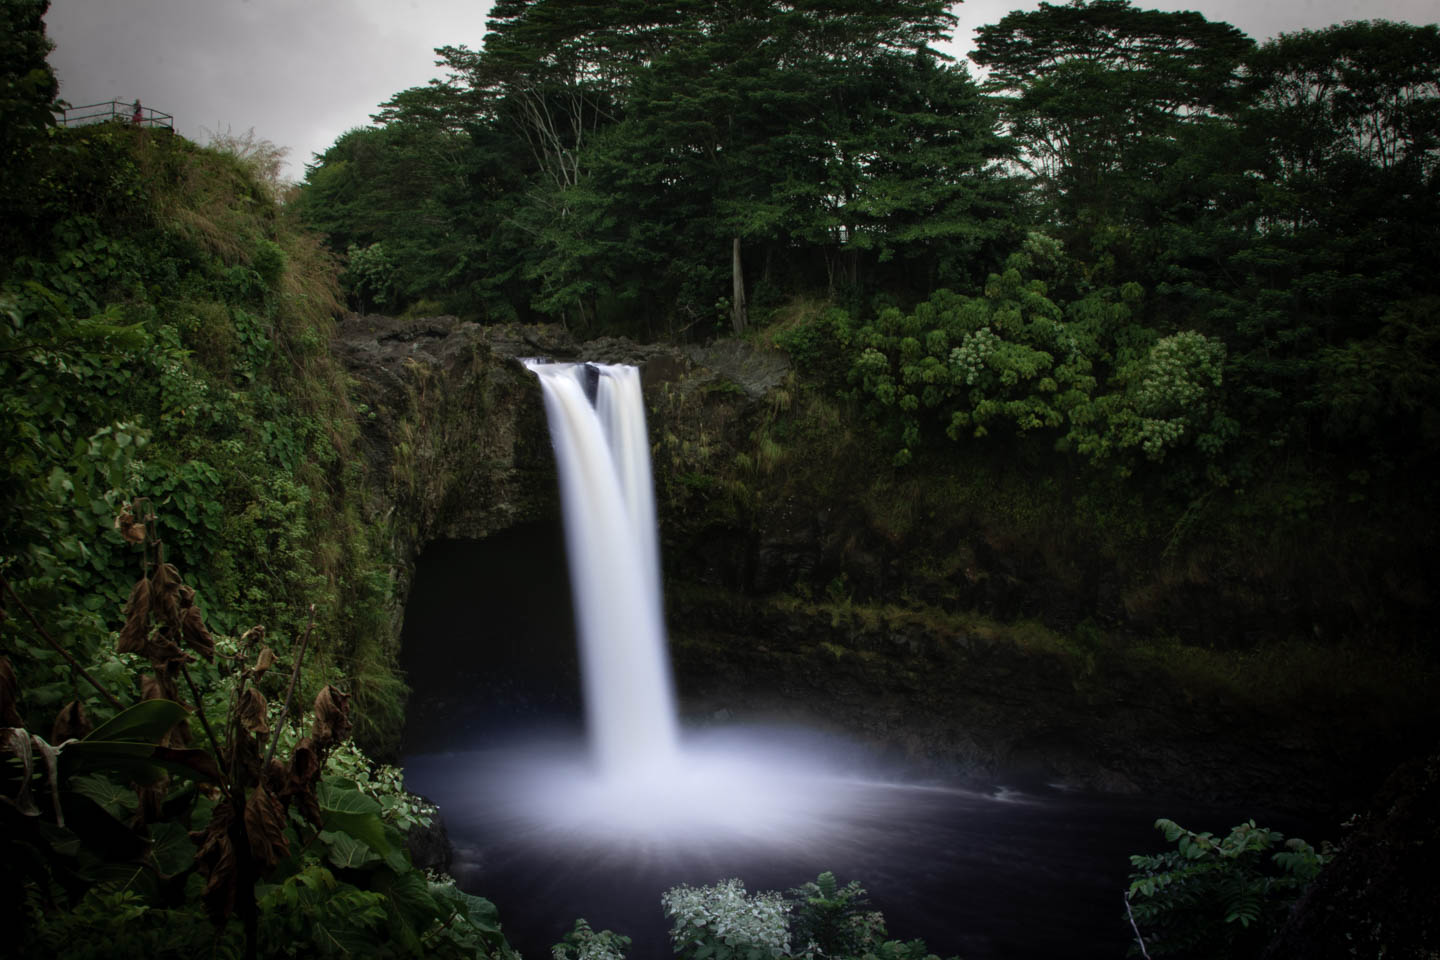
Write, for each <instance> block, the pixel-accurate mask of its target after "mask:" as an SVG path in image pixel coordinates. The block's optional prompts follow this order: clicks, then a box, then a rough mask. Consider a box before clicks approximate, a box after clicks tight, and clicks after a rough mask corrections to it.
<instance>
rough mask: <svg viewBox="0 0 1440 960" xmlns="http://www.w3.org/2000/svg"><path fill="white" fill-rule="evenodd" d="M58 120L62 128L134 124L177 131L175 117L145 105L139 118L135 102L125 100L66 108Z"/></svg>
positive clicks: (141, 108)
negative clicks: (92, 124) (105, 124)
mask: <svg viewBox="0 0 1440 960" xmlns="http://www.w3.org/2000/svg"><path fill="white" fill-rule="evenodd" d="M57 119H58V120H59V121H60V125H61V126H62V127H83V126H85V125H87V124H91V123H133V124H135V125H136V126H140V127H159V128H161V129H164V130H174V129H175V117H174V115H172V114H169V113H161V112H160V111H159V110H154V109H151V108H150V107H147V106H144V105H142V106H141V107H140V110H139V116H138V117H137V116H136V110H135V102H134V101H133V100H132V101H130V102H128V103H127V102H126V101H124V100H104V101H101V102H100V103H87V104H85V105H84V106H80V107H66V108H65V112H64V113H63V114H61V115H60V116H59V117H58V118H57Z"/></svg>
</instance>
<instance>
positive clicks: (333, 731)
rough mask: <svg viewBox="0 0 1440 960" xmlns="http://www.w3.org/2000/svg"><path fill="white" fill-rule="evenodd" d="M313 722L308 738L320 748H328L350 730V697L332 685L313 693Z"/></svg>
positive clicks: (343, 737)
mask: <svg viewBox="0 0 1440 960" xmlns="http://www.w3.org/2000/svg"><path fill="white" fill-rule="evenodd" d="M314 710H315V722H314V723H313V724H312V725H311V726H310V738H311V739H312V740H314V741H315V745H316V746H317V747H319V748H320V749H322V750H325V749H328V748H329V747H330V746H332V745H333V744H335V743H337V742H338V741H340V740H344V739H345V736H346V734H348V733H349V732H350V698H349V697H348V696H346V695H345V694H343V693H341V692H340V691H339V690H337V689H335V688H334V687H333V686H328V685H327V686H326V687H324V688H323V689H322V690H321V691H320V692H319V693H317V694H316V695H315V706H314Z"/></svg>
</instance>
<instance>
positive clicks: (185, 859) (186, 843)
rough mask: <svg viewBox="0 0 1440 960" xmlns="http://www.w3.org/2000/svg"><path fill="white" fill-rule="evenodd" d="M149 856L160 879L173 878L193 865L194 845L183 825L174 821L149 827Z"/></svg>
mask: <svg viewBox="0 0 1440 960" xmlns="http://www.w3.org/2000/svg"><path fill="white" fill-rule="evenodd" d="M150 855H151V856H152V857H154V858H155V866H156V868H157V869H158V870H159V871H160V876H162V877H173V876H175V875H177V874H180V873H184V872H185V871H186V870H189V869H190V867H191V865H192V864H194V863H195V843H194V841H192V840H191V839H190V833H189V831H188V830H186V829H185V827H184V825H183V824H180V823H176V822H175V821H173V820H172V821H167V822H164V823H152V824H151V825H150Z"/></svg>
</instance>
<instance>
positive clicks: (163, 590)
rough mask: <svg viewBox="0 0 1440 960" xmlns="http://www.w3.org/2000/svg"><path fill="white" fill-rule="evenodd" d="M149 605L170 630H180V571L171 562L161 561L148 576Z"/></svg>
mask: <svg viewBox="0 0 1440 960" xmlns="http://www.w3.org/2000/svg"><path fill="white" fill-rule="evenodd" d="M150 605H151V606H152V607H153V608H154V610H155V615H156V617H158V618H159V619H160V621H161V622H162V623H164V624H165V626H167V627H169V628H170V629H171V630H174V631H176V632H179V630H180V571H179V570H177V569H175V564H173V563H162V564H160V566H158V567H156V568H155V572H154V574H152V575H151V577H150Z"/></svg>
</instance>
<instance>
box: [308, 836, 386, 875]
mask: <svg viewBox="0 0 1440 960" xmlns="http://www.w3.org/2000/svg"><path fill="white" fill-rule="evenodd" d="M320 842H321V843H324V844H325V847H326V850H327V851H328V852H329V856H330V862H331V863H333V864H335V866H337V867H351V868H354V867H363V866H365V865H366V864H367V863H378V862H379V861H380V856H379V855H378V854H377V853H376V852H375V851H374V850H372V849H370V845H369V844H367V843H363V842H361V841H360V840H357V839H355V837H354V836H352V835H351V834H349V833H347V832H345V831H344V830H321V831H320Z"/></svg>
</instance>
